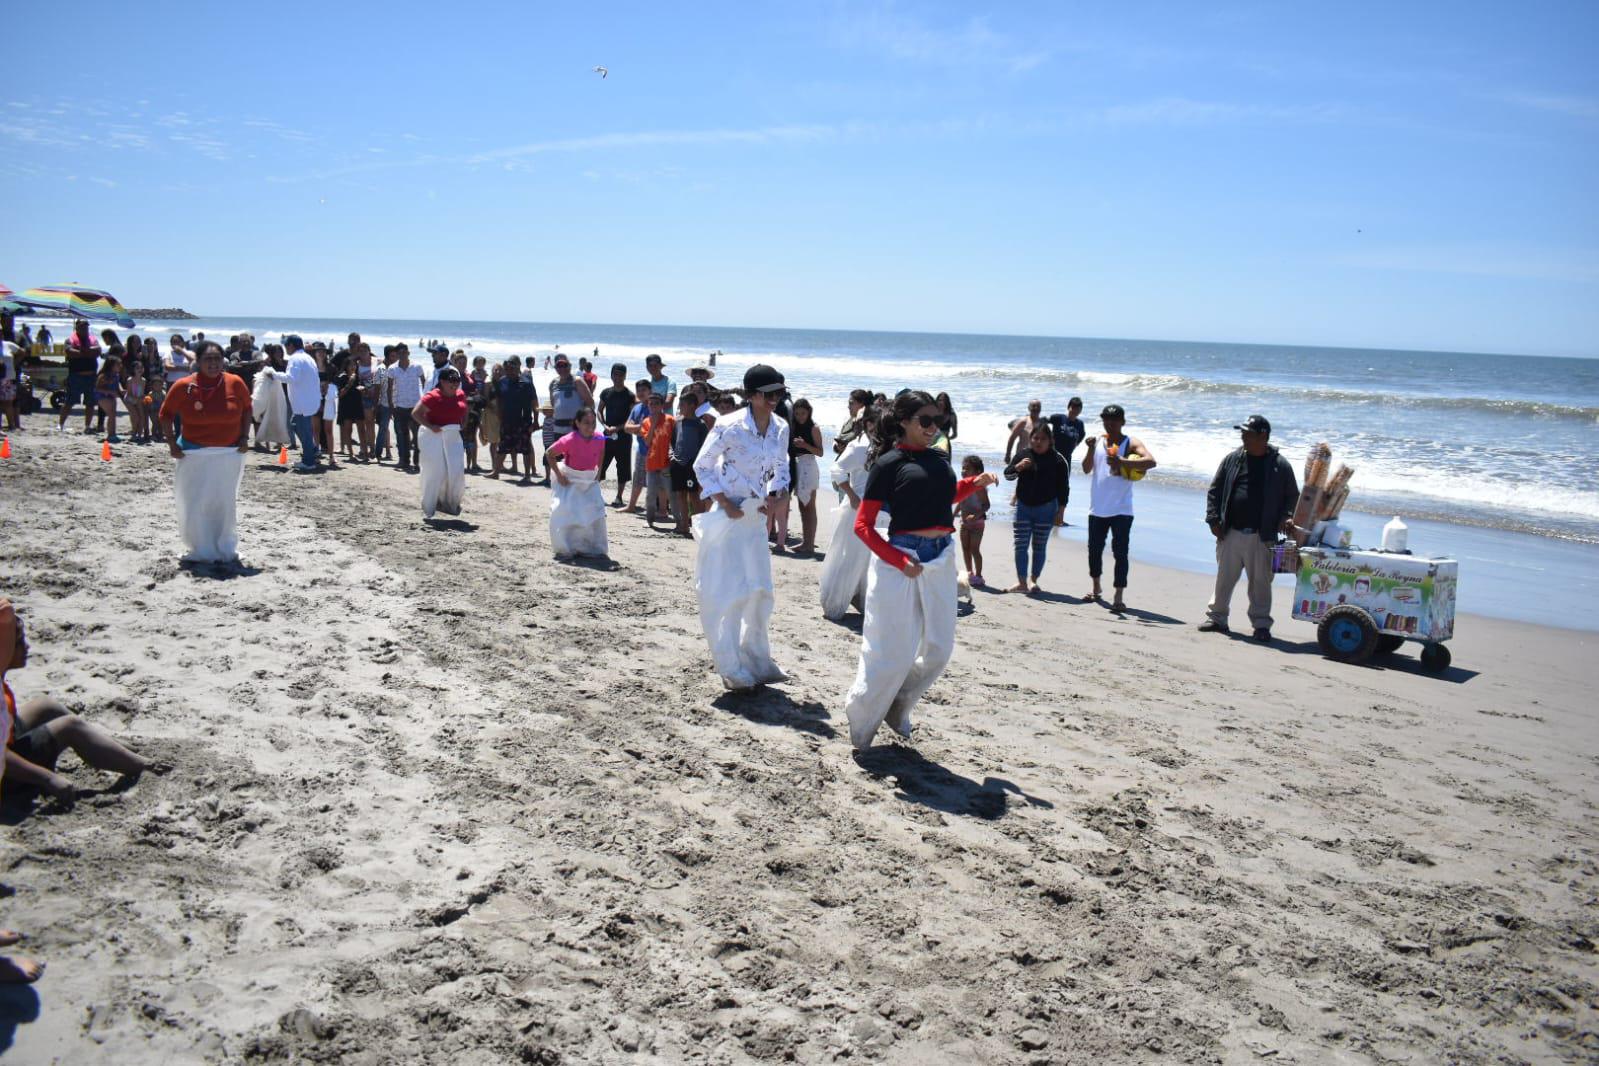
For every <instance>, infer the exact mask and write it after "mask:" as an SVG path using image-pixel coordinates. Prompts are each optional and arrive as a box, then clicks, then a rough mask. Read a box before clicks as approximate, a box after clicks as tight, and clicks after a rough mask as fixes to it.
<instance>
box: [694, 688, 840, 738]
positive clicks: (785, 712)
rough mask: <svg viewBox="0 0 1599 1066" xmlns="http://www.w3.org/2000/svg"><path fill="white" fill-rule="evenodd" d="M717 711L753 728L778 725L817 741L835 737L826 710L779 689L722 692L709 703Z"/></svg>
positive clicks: (835, 733) (816, 703)
mask: <svg viewBox="0 0 1599 1066" xmlns="http://www.w3.org/2000/svg"><path fill="white" fill-rule="evenodd" d="M711 706H712V707H715V708H716V709H717V710H719V711H726V712H727V713H729V714H736V715H738V716H739V717H740V718H743V719H744V720H745V721H749V722H754V723H755V724H756V725H780V726H786V727H787V728H789V729H796V730H798V731H799V732H801V733H813V734H815V735H816V736H819V737H836V736H837V735H838V732H837V731H836V730H835V729H834V728H833V727H832V725H831V724H830V723H829V722H828V720H827V719H828V713H827V708H826V707H824V706H822V705H821V704H820V703H818V702H817V701H815V700H806V701H805V702H803V703H799V702H796V701H795V699H794V697H792V696H790V695H789V694H788V693H786V692H784V691H783V690H782V689H779V688H758V689H756V690H754V691H753V692H724V693H722V694H721V695H720V696H718V697H716V699H714V700H712V701H711Z"/></svg>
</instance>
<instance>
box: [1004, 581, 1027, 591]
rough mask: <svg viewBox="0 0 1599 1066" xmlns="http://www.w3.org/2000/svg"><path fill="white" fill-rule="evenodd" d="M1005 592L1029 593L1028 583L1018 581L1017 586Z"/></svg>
mask: <svg viewBox="0 0 1599 1066" xmlns="http://www.w3.org/2000/svg"><path fill="white" fill-rule="evenodd" d="M1005 591H1006V592H1026V591H1027V582H1025V581H1018V582H1016V584H1014V585H1012V586H1011V587H1010V588H1008V589H1006V590H1005Z"/></svg>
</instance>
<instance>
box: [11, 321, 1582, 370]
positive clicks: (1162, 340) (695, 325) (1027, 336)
mask: <svg viewBox="0 0 1599 1066" xmlns="http://www.w3.org/2000/svg"><path fill="white" fill-rule="evenodd" d="M172 309H173V310H178V311H184V312H185V313H187V314H191V315H194V316H195V319H196V320H200V321H204V320H205V319H207V318H210V319H219V318H268V319H269V318H287V319H300V320H314V319H325V320H335V321H337V320H350V321H365V322H434V323H454V324H458V325H470V324H474V323H478V324H494V325H516V326H626V327H629V328H635V329H636V328H647V327H652V326H655V327H661V328H664V329H706V330H714V329H729V330H731V329H740V330H763V331H766V332H771V333H801V332H808V333H882V334H888V335H891V336H921V337H978V338H981V337H1003V338H1006V339H1012V340H1051V341H1132V342H1135V343H1144V344H1203V345H1211V346H1215V347H1244V346H1247V347H1254V348H1320V349H1324V350H1326V351H1335V352H1390V353H1413V354H1417V355H1486V356H1502V357H1506V358H1510V359H1574V360H1582V361H1588V362H1593V361H1599V352H1596V353H1593V354H1577V353H1557V352H1491V351H1477V350H1470V349H1463V348H1412V347H1398V348H1379V347H1374V346H1368V345H1351V344H1320V343H1311V342H1305V341H1301V342H1298V343H1293V344H1287V343H1282V342H1278V341H1251V340H1191V339H1180V338H1174V337H1112V336H1090V335H1086V334H1069V333H1003V332H989V333H975V332H971V331H967V330H948V329H932V330H928V329H920V330H918V329H850V328H843V327H838V326H749V325H734V324H727V323H722V324H715V323H708V322H575V321H574V322H563V321H556V320H553V319H551V320H540V319H524V318H395V317H392V316H385V315H367V316H362V315H283V314H278V315H260V314H197V313H196V312H193V311H189V310H188V308H185V307H173V308H172ZM16 317H17V318H19V319H20V318H25V317H28V316H25V315H18V316H16ZM148 321H151V322H163V321H171V322H183V321H189V320H188V319H159V318H156V319H149V320H148Z"/></svg>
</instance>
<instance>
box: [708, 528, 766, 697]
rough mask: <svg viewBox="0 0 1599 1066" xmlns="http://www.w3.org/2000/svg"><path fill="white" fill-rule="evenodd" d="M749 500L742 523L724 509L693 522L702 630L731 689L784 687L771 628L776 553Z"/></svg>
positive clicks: (712, 656)
mask: <svg viewBox="0 0 1599 1066" xmlns="http://www.w3.org/2000/svg"><path fill="white" fill-rule="evenodd" d="M755 504H756V501H754V500H746V501H745V502H744V506H743V508H742V509H743V512H744V515H743V517H742V518H737V519H734V518H729V517H728V515H727V512H726V511H724V510H722V508H720V507H713V508H711V509H710V510H709V511H706V512H705V513H704V514H699V515H695V516H694V520H693V522H692V528H693V530H694V539H695V540H697V541H698V542H699V551H698V554H697V555H696V556H695V560H694V585H695V588H696V590H697V591H698V593H699V601H700V625H701V627H702V628H703V629H704V630H705V641H706V643H707V644H709V645H710V649H711V660H712V661H713V662H714V663H715V664H716V672H717V673H718V674H720V675H721V677H722V683H723V684H724V685H726V686H727V687H728V688H730V689H746V688H752V687H754V686H755V685H756V684H758V683H761V682H766V681H780V680H782V679H783V671H782V670H780V669H779V668H778V666H777V664H776V663H774V662H773V661H772V649H771V643H770V641H769V639H768V637H767V623H768V622H769V621H770V620H771V617H772V551H771V548H769V547H768V546H767V542H766V516H765V515H763V514H761V513H760V512H759V511H757V510H756V509H755Z"/></svg>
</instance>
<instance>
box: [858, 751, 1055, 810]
mask: <svg viewBox="0 0 1599 1066" xmlns="http://www.w3.org/2000/svg"><path fill="white" fill-rule="evenodd" d="M855 762H856V764H857V765H859V766H860V768H861V769H863V770H865V771H866V772H867V773H868V774H871V775H872V777H874V778H877V779H878V780H885V779H886V780H891V781H892V782H893V783H894V787H895V788H896V789H897V790H898V791H896V792H895V795H896V796H898V797H899V798H900V799H902V800H906V801H907V802H910V803H920V804H922V805H923V806H924V807H931V808H932V809H933V810H935V811H943V812H944V813H945V814H954V815H959V816H961V817H966V818H984V819H989V820H992V819H995V818H1003V817H1004V816H1005V812H1006V810H1007V809H1008V807H1009V803H1008V801H1007V800H1006V797H1007V796H1018V797H1020V798H1021V800H1022V801H1023V802H1025V803H1026V804H1027V805H1028V806H1029V807H1043V808H1045V809H1053V808H1054V806H1055V805H1054V804H1053V803H1050V802H1049V801H1048V800H1043V799H1039V798H1038V797H1036V796H1029V795H1028V794H1027V793H1025V792H1023V791H1022V790H1021V788H1020V787H1018V786H1017V785H1016V784H1014V783H1013V782H1010V781H1007V780H1005V779H1004V778H1003V777H985V778H983V781H982V783H981V784H978V783H977V782H976V781H973V780H972V779H971V778H969V777H962V776H961V775H960V774H957V773H956V772H955V771H953V770H950V769H948V768H947V767H944V766H941V765H939V764H938V763H936V762H933V761H931V760H930V759H928V758H926V757H925V756H923V755H922V754H921V753H920V752H918V751H917V750H916V749H915V748H910V747H906V746H904V745H901V744H889V745H879V746H878V747H875V748H870V749H868V750H867V751H864V752H858V753H857V754H856V755H855Z"/></svg>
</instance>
